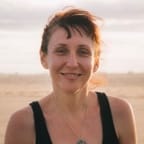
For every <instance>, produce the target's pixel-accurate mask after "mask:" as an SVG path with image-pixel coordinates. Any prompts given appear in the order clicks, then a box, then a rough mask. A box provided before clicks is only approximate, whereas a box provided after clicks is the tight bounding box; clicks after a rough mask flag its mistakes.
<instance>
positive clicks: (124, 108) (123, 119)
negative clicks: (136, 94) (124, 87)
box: [112, 98, 136, 144]
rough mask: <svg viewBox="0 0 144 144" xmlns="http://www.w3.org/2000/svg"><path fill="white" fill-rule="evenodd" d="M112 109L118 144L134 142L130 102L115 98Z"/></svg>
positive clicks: (134, 135) (134, 125)
mask: <svg viewBox="0 0 144 144" xmlns="http://www.w3.org/2000/svg"><path fill="white" fill-rule="evenodd" d="M112 105H113V108H112V111H113V117H114V123H115V127H116V131H117V134H118V137H119V141H120V144H136V123H135V116H134V112H133V109H132V106H131V104H130V103H128V102H127V101H126V100H123V99H117V98H116V99H115V100H114V104H112Z"/></svg>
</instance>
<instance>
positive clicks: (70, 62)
mask: <svg viewBox="0 0 144 144" xmlns="http://www.w3.org/2000/svg"><path fill="white" fill-rule="evenodd" d="M67 66H68V67H77V66H78V58H77V56H76V54H74V53H73V54H69V56H68V57H67Z"/></svg>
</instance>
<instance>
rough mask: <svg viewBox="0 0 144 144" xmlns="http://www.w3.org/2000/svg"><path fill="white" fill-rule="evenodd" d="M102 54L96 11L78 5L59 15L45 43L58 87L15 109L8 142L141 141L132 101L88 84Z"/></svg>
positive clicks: (44, 55)
mask: <svg viewBox="0 0 144 144" xmlns="http://www.w3.org/2000/svg"><path fill="white" fill-rule="evenodd" d="M99 57H100V34H99V28H98V25H97V18H96V17H94V16H93V15H92V14H90V13H89V12H88V11H85V10H80V9H74V8H71V9H67V10H63V11H61V12H59V13H57V14H56V15H54V17H52V19H51V20H50V21H49V23H48V25H46V27H45V29H44V33H43V38H42V44H41V49H40V58H41V63H42V65H43V67H44V68H46V69H48V70H49V72H50V76H51V79H52V86H53V91H52V93H50V94H49V95H48V96H46V97H44V98H43V99H41V100H39V101H36V102H32V103H31V104H30V106H27V107H26V108H23V109H22V110H19V111H17V112H16V113H14V114H13V115H12V117H11V119H10V121H9V124H8V127H7V132H6V136H5V144H52V143H53V144H136V134H135V120H134V115H133V111H132V108H131V106H130V104H129V103H128V102H127V101H125V100H123V99H119V98H116V97H110V96H109V97H108V96H106V95H105V94H104V93H100V92H93V91H90V89H89V81H90V79H91V78H92V75H93V74H94V73H95V72H96V71H97V69H98V66H99Z"/></svg>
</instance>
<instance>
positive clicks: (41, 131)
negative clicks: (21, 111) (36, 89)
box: [30, 101, 52, 144]
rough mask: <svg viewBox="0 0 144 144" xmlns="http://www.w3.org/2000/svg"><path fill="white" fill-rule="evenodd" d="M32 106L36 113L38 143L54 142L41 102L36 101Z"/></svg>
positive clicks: (48, 143) (50, 143)
mask: <svg viewBox="0 0 144 144" xmlns="http://www.w3.org/2000/svg"><path fill="white" fill-rule="evenodd" d="M30 106H31V107H32V110H33V114H34V122H35V134H36V144H52V142H51V139H50V136H49V133H48V130H47V126H46V122H45V118H44V116H43V113H42V110H41V107H40V105H39V103H38V102H37V101H35V102H32V103H31V104H30Z"/></svg>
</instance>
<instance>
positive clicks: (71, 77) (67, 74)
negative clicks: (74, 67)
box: [61, 72, 82, 80]
mask: <svg viewBox="0 0 144 144" xmlns="http://www.w3.org/2000/svg"><path fill="white" fill-rule="evenodd" d="M61 75H62V76H65V77H66V78H67V79H73V80H74V79H77V78H78V77H80V76H82V74H81V73H64V72H61Z"/></svg>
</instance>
